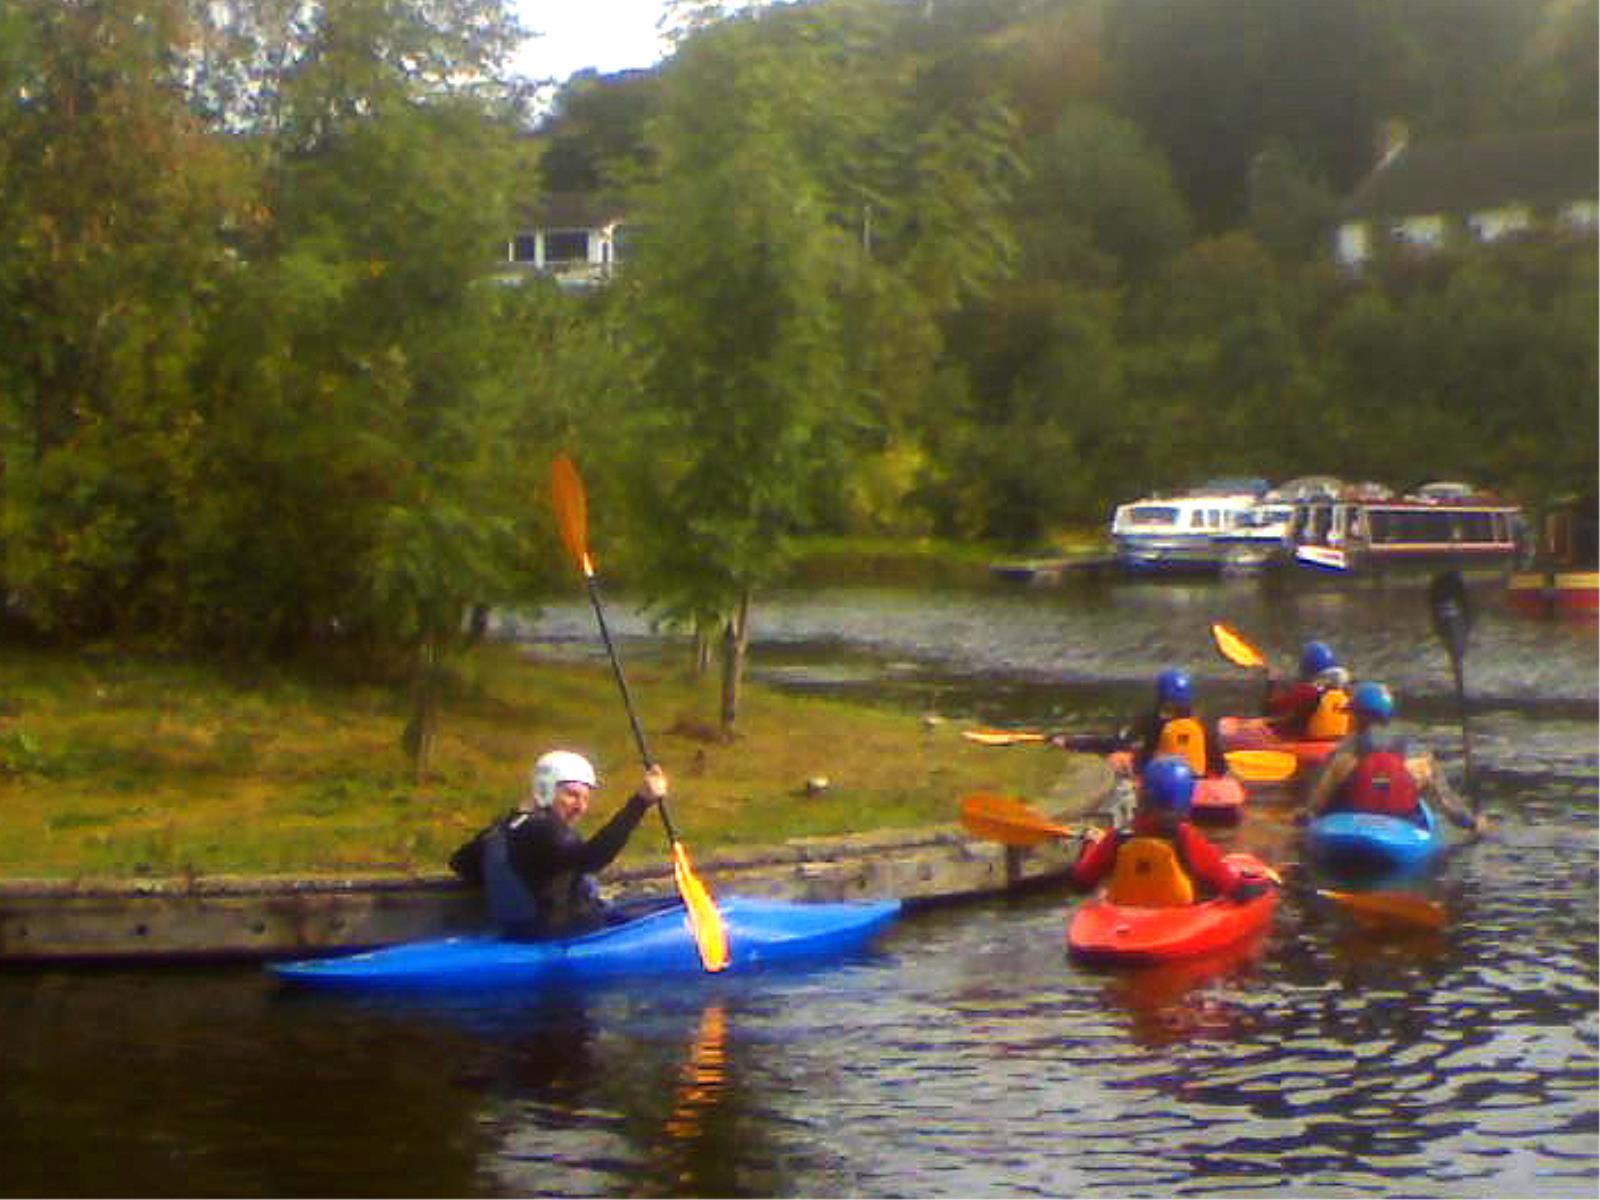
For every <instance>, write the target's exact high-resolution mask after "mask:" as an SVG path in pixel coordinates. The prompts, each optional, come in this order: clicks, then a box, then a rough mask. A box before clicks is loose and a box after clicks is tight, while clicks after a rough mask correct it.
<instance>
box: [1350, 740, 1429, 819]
mask: <svg viewBox="0 0 1600 1200" xmlns="http://www.w3.org/2000/svg"><path fill="white" fill-rule="evenodd" d="M1358 745H1359V746H1360V749H1361V757H1360V758H1359V759H1358V760H1357V761H1356V765H1355V769H1354V770H1353V771H1351V772H1350V775H1349V777H1348V778H1346V780H1345V785H1344V792H1345V798H1346V801H1347V804H1348V807H1350V808H1351V809H1353V810H1354V811H1356V812H1369V813H1383V814H1384V815H1386V816H1391V817H1409V816H1412V815H1413V814H1415V813H1416V811H1417V781H1416V780H1415V779H1413V778H1412V777H1411V772H1410V771H1409V770H1408V769H1407V767H1406V745H1405V743H1404V742H1402V741H1388V740H1384V741H1376V740H1374V741H1368V740H1367V739H1365V738H1364V739H1362V741H1361V742H1360V743H1358Z"/></svg>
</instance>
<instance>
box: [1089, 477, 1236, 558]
mask: <svg viewBox="0 0 1600 1200" xmlns="http://www.w3.org/2000/svg"><path fill="white" fill-rule="evenodd" d="M1266 488H1267V484H1266V481H1265V480H1262V479H1243V480H1229V479H1218V480H1212V481H1210V482H1208V483H1205V484H1202V485H1200V486H1199V487H1197V488H1195V489H1194V490H1193V491H1190V492H1184V493H1180V494H1175V495H1166V496H1162V495H1155V496H1147V497H1145V498H1143V499H1140V500H1135V501H1133V502H1131V503H1128V504H1121V505H1118V506H1117V508H1116V511H1115V512H1114V513H1113V514H1112V519H1111V541H1112V543H1113V544H1114V546H1115V547H1116V559H1117V562H1118V564H1119V565H1120V566H1121V567H1122V568H1123V570H1125V571H1129V572H1134V573H1140V574H1146V573H1159V574H1180V573H1201V574H1204V573H1214V572H1217V571H1220V570H1221V569H1222V566H1223V564H1224V562H1225V560H1226V556H1227V555H1226V551H1227V547H1226V546H1225V545H1224V544H1223V543H1221V542H1219V541H1218V540H1217V539H1218V537H1219V536H1220V535H1222V534H1224V533H1225V532H1227V531H1229V530H1232V529H1233V528H1234V527H1235V526H1236V525H1237V524H1238V522H1239V520H1240V519H1241V517H1242V516H1243V515H1244V514H1246V513H1248V512H1251V511H1252V510H1253V509H1254V507H1255V503H1256V500H1257V498H1258V497H1260V496H1261V494H1262V493H1263V492H1265V491H1266Z"/></svg>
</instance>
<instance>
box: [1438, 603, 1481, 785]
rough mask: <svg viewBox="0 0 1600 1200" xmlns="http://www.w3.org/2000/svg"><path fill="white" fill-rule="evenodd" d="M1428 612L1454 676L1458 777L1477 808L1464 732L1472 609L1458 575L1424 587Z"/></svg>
mask: <svg viewBox="0 0 1600 1200" xmlns="http://www.w3.org/2000/svg"><path fill="white" fill-rule="evenodd" d="M1428 612H1429V615H1430V616H1431V617H1432V618H1433V632H1434V633H1435V634H1436V635H1437V636H1438V638H1439V641H1440V642H1441V643H1442V644H1443V645H1444V648H1445V651H1446V652H1447V653H1448V654H1449V655H1450V670H1451V673H1452V674H1453V675H1454V676H1455V685H1456V711H1457V713H1458V714H1459V716H1460V720H1461V759H1462V773H1463V775H1464V776H1465V787H1466V791H1467V795H1468V797H1469V798H1471V799H1472V801H1473V805H1474V807H1476V805H1477V800H1476V793H1475V789H1474V788H1473V786H1472V735H1471V732H1470V731H1469V730H1468V728H1467V681H1466V656H1467V634H1468V633H1469V632H1470V631H1471V629H1472V605H1471V603H1470V601H1469V600H1468V598H1467V585H1466V583H1465V582H1464V581H1463V580H1462V578H1461V572H1460V571H1443V572H1441V573H1440V574H1438V575H1435V576H1434V577H1433V582H1432V583H1430V584H1429V585H1428Z"/></svg>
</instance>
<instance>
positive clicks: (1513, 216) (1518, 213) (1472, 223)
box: [1467, 207, 1533, 242]
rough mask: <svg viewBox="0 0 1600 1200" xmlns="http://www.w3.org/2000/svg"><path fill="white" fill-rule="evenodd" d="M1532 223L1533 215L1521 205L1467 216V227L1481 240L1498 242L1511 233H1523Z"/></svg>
mask: <svg viewBox="0 0 1600 1200" xmlns="http://www.w3.org/2000/svg"><path fill="white" fill-rule="evenodd" d="M1532 225H1533V215H1532V214H1531V213H1529V212H1528V210H1527V209H1525V208H1521V207H1511V208H1496V209H1491V210H1490V211H1488V212H1479V213H1473V214H1472V215H1471V216H1470V217H1468V218H1467V228H1468V229H1470V230H1471V231H1472V236H1473V237H1475V238H1476V239H1477V240H1478V241H1480V242H1496V241H1499V240H1500V239H1501V238H1503V237H1506V236H1508V235H1510V234H1514V233H1521V232H1523V231H1524V230H1526V229H1528V228H1530V227H1531V226H1532Z"/></svg>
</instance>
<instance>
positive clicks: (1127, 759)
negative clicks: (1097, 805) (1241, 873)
mask: <svg viewBox="0 0 1600 1200" xmlns="http://www.w3.org/2000/svg"><path fill="white" fill-rule="evenodd" d="M1106 764H1107V765H1108V766H1109V767H1110V768H1111V769H1112V771H1114V772H1116V774H1118V775H1124V776H1128V777H1130V778H1131V777H1132V775H1133V751H1132V750H1117V751H1114V752H1113V753H1111V754H1108V755H1106ZM1189 815H1190V816H1191V817H1192V818H1193V819H1194V820H1195V821H1197V822H1199V823H1200V824H1202V825H1237V824H1238V823H1239V821H1240V819H1241V818H1242V817H1243V816H1244V782H1243V781H1242V780H1240V778H1239V777H1238V776H1237V775H1202V776H1201V777H1200V778H1199V779H1196V780H1195V781H1194V799H1193V800H1192V801H1190V806H1189Z"/></svg>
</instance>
